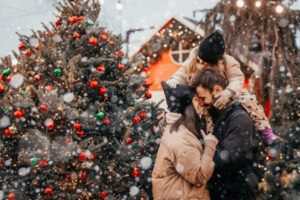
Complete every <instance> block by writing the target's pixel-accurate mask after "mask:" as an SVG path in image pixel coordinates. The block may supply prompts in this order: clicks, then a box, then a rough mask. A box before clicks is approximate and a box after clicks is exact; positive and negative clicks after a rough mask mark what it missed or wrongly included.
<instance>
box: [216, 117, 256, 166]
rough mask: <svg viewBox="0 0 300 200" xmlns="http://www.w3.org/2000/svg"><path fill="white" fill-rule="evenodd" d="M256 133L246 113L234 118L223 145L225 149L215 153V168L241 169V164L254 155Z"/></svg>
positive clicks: (229, 125) (231, 120)
mask: <svg viewBox="0 0 300 200" xmlns="http://www.w3.org/2000/svg"><path fill="white" fill-rule="evenodd" d="M254 131H255V128H254V125H253V123H252V120H251V118H250V117H249V115H248V114H247V113H246V112H244V111H243V113H240V114H238V115H236V116H234V117H232V119H230V122H229V124H228V128H227V130H226V133H225V135H227V137H226V138H225V139H224V140H223V142H222V144H221V145H223V149H222V151H221V150H219V149H218V150H217V151H216V153H215V157H214V161H215V164H216V166H215V168H221V169H222V170H226V168H230V170H233V171H235V169H239V166H240V164H242V163H243V162H244V161H245V160H246V159H247V158H248V157H249V155H250V154H251V153H252V149H253V138H254Z"/></svg>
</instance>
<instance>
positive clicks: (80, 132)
mask: <svg viewBox="0 0 300 200" xmlns="http://www.w3.org/2000/svg"><path fill="white" fill-rule="evenodd" d="M76 135H78V136H79V137H83V136H84V131H83V130H81V131H77V132H76Z"/></svg>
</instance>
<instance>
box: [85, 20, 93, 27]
mask: <svg viewBox="0 0 300 200" xmlns="http://www.w3.org/2000/svg"><path fill="white" fill-rule="evenodd" d="M86 25H88V26H93V25H94V22H93V21H92V20H90V19H89V20H87V22H86Z"/></svg>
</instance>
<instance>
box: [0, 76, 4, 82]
mask: <svg viewBox="0 0 300 200" xmlns="http://www.w3.org/2000/svg"><path fill="white" fill-rule="evenodd" d="M0 80H1V82H2V83H4V82H5V77H4V76H3V74H1V75H0Z"/></svg>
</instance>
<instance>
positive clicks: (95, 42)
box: [89, 37, 98, 45]
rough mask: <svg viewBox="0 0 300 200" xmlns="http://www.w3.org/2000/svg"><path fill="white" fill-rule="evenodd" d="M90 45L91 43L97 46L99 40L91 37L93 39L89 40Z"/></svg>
mask: <svg viewBox="0 0 300 200" xmlns="http://www.w3.org/2000/svg"><path fill="white" fill-rule="evenodd" d="M89 43H90V44H91V45H96V44H97V43H98V40H97V38H95V37H91V38H90V39H89Z"/></svg>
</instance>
